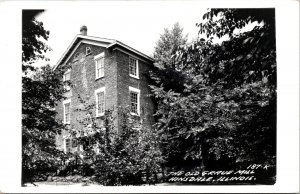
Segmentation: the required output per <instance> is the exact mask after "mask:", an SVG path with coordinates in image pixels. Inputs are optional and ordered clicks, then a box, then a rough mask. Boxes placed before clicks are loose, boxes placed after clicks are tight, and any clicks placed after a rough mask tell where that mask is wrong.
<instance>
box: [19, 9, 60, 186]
mask: <svg viewBox="0 0 300 194" xmlns="http://www.w3.org/2000/svg"><path fill="white" fill-rule="evenodd" d="M39 12H40V11H39V10H38V11H23V37H22V49H23V52H22V62H23V63H22V67H23V73H24V74H23V77H22V176H23V177H22V182H23V183H24V182H27V181H33V177H34V176H35V175H41V174H42V173H45V171H46V172H47V171H51V172H55V170H56V168H57V167H58V166H59V164H58V162H57V161H58V158H59V157H61V156H62V155H63V153H61V152H60V151H58V150H57V149H56V147H55V135H56V133H58V132H59V131H58V129H59V128H61V127H63V126H62V124H61V123H60V122H57V121H56V120H55V115H56V112H55V109H54V107H55V105H56V102H58V101H59V100H61V99H62V98H63V96H62V94H63V87H62V84H61V80H60V78H61V77H62V73H63V70H61V71H53V70H52V68H51V67H50V66H49V65H46V66H44V67H41V68H40V69H37V68H34V66H33V64H34V63H35V62H36V61H37V60H38V59H44V55H43V52H46V51H47V50H49V49H48V47H47V45H46V44H45V43H43V42H42V41H41V40H40V39H39V38H40V37H43V38H44V39H45V40H47V39H48V35H49V31H46V30H45V29H44V28H43V25H42V23H41V22H38V21H36V20H35V19H34V16H35V15H36V14H37V13H39Z"/></svg>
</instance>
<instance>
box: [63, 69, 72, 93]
mask: <svg viewBox="0 0 300 194" xmlns="http://www.w3.org/2000/svg"><path fill="white" fill-rule="evenodd" d="M67 74H70V79H69V80H66V75H67ZM70 80H71V69H68V70H67V71H66V72H65V73H64V75H63V82H64V89H65V90H66V91H70V90H71V87H70V86H69V85H65V82H66V81H70Z"/></svg>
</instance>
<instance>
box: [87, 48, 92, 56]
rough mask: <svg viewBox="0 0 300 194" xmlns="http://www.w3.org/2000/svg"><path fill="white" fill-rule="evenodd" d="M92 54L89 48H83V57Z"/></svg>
mask: <svg viewBox="0 0 300 194" xmlns="http://www.w3.org/2000/svg"><path fill="white" fill-rule="evenodd" d="M91 53H92V50H91V47H86V48H85V55H89V54H91Z"/></svg>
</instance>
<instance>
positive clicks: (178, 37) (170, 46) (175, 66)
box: [151, 23, 187, 91]
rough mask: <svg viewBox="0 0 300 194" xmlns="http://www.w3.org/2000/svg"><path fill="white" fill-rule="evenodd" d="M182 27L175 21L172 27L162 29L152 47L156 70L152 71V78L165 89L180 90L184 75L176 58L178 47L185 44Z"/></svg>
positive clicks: (185, 39) (185, 36)
mask: <svg viewBox="0 0 300 194" xmlns="http://www.w3.org/2000/svg"><path fill="white" fill-rule="evenodd" d="M182 32H183V28H182V27H180V25H179V23H175V24H174V25H173V28H172V29H171V30H170V29H168V28H165V29H164V33H163V34H161V36H160V39H159V40H158V41H157V43H156V46H155V48H154V55H153V56H154V59H155V61H156V63H155V66H156V68H157V70H156V71H153V72H152V75H151V77H152V79H153V80H154V81H155V82H156V83H157V84H162V83H163V84H164V87H165V88H166V89H172V90H175V91H182V90H183V89H184V87H183V80H184V75H183V74H182V73H181V68H182V67H181V63H180V62H179V61H178V59H177V58H176V54H177V52H178V50H179V48H180V47H182V46H184V45H186V43H187V35H183V33H182Z"/></svg>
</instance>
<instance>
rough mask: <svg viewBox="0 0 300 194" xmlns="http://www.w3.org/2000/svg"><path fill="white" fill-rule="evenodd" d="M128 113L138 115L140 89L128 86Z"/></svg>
mask: <svg viewBox="0 0 300 194" xmlns="http://www.w3.org/2000/svg"><path fill="white" fill-rule="evenodd" d="M129 97H130V113H131V114H133V115H140V90H139V89H136V88H133V87H130V86H129Z"/></svg>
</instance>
